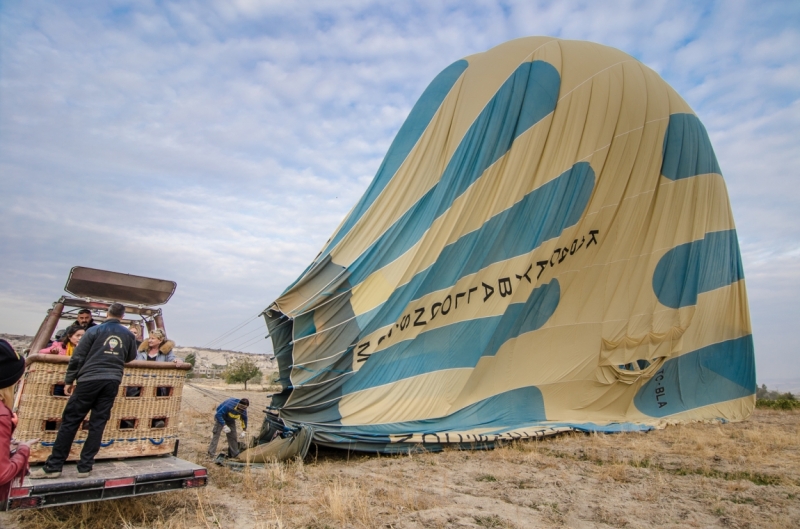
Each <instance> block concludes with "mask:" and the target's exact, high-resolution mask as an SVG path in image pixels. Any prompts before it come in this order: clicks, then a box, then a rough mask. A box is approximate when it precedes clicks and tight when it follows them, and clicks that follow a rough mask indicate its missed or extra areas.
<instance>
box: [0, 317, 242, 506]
mask: <svg viewBox="0 0 800 529" xmlns="http://www.w3.org/2000/svg"><path fill="white" fill-rule="evenodd" d="M124 315H125V306H124V305H122V304H120V303H112V304H111V305H110V306H109V307H108V313H107V318H106V320H105V321H104V322H103V323H101V324H96V323H95V322H94V321H93V320H92V317H91V313H90V312H89V311H88V310H82V311H81V312H80V313H79V314H78V318H77V320H76V321H75V322H74V323H73V324H72V325H70V326H69V327H68V328H67V329H65V331H64V333H63V334H62V335H61V336H56V340H55V341H54V343H53V344H52V345H50V346H48V347H46V348H45V349H42V350H41V351H39V353H40V354H58V355H65V356H69V357H70V361H69V366H68V367H67V372H66V376H65V378H64V387H63V396H68V397H69V400H68V401H67V404H66V406H65V408H64V412H63V414H62V417H61V426H60V428H59V430H58V433H57V435H56V440H55V443H54V444H53V449H52V453H51V454H50V456H49V457H48V458H47V461H46V462H45V464H44V465H43V466H42V467H41V468H39V469H37V470H36V471H34V472H32V473H31V474H30V477H31V478H32V479H45V478H58V477H60V476H61V471H62V469H63V466H64V463H65V462H66V460H67V458H68V457H69V452H70V449H71V448H72V444H73V441H74V440H75V436H76V434H77V432H78V429H79V428H80V427H81V424H82V423H83V421H84V420H85V419H86V416H87V414H88V415H89V421H88V434H87V437H86V440H85V441H84V443H83V447H82V449H81V453H80V461H79V462H78V464H77V471H78V474H77V475H78V477H79V478H85V477H88V476H89V475H90V474H91V472H92V467H93V466H94V459H95V456H96V455H97V453H98V451H99V450H100V443H101V440H102V437H103V431H104V430H105V425H106V422H107V421H108V419H109V417H110V416H111V408H112V407H113V405H114V400H115V399H116V397H117V394H118V392H119V386H120V383H121V382H122V376H123V369H124V365H125V364H126V363H128V362H131V361H133V360H144V361H155V362H180V359H179V358H177V357H176V356H175V354H174V352H173V349H174V346H175V344H174V342H172V341H171V340H167V338H166V335H165V334H164V331H163V330H161V329H154V330H152V331H150V334H149V336H148V339H147V340H146V341H142V340H141V328H140V327H138V326H135V325H132V326H130V327H128V326H125V325H123V324H122V323H121V321H120V320H121V319H122V318H123V316H124ZM137 331H138V332H137ZM24 372H25V359H24V358H23V357H21V356H20V355H19V353H17V352H16V351H14V348H13V347H12V346H11V344H9V343H8V342H7V341H5V340H2V339H0V505H1V504H2V502H3V501H5V500H6V499H7V497H8V493H9V490H10V488H11V484H12V482H14V481H15V480H18V481H19V482H21V480H22V479H23V478H24V477H25V475H26V474H27V473H28V458H29V456H30V447H31V446H32V445H34V444H35V443H37V442H38V441H39V440H38V439H30V440H27V441H18V440H15V439H14V437H13V432H14V430H15V428H16V426H17V416H16V414H15V413H13V411H12V409H13V400H14V386H15V385H16V383H17V382H18V381H19V379H20V378H22V375H23V373H24ZM159 389H160V388H159ZM126 396H130V395H126ZM249 404H250V402H249V401H248V399H234V398H231V399H227V400H226V401H224V402H223V403H222V404H220V405H219V406H218V407H217V409H216V413H215V415H214V429H213V431H212V437H211V443H210V445H209V447H208V454H209V457H212V458H213V457H214V456H215V452H216V450H217V444H218V442H219V438H220V434H221V433H225V434H226V436H227V440H228V456H230V457H236V456H237V455H238V454H239V441H238V440H239V438H242V437H244V436H245V430H246V428H247V408H248V406H249ZM89 412H91V414H90V413H89ZM237 423H238V424H237ZM239 424H240V425H241V432H240V433H239V434H238V435H237V430H238V425H239Z"/></svg>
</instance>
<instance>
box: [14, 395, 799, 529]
mask: <svg viewBox="0 0 800 529" xmlns="http://www.w3.org/2000/svg"><path fill="white" fill-rule="evenodd" d="M193 384H197V383H196V382H194V383H193ZM200 387H201V388H204V389H206V390H211V391H214V392H216V393H214V394H210V393H208V392H206V393H203V392H202V391H200V390H198V389H194V388H188V387H187V388H186V390H185V392H184V395H185V398H184V401H183V412H184V416H183V419H182V422H181V437H182V444H181V454H180V456H181V457H183V458H186V459H189V460H192V461H196V462H198V463H201V464H205V465H207V466H209V475H210V484H209V486H208V487H207V488H205V489H200V490H194V491H183V492H171V493H164V494H157V495H155V496H149V497H144V498H137V499H131V500H125V501H122V500H113V501H107V502H100V503H94V504H86V505H82V506H73V507H61V508H53V509H43V510H41V511H34V512H28V513H24V514H21V515H12V514H3V515H0V526H2V527H21V528H22V529H31V528H36V529H50V528H52V529H63V528H67V527H70V528H71V527H85V528H87V529H91V528H103V529H110V528H112V527H120V528H145V527H158V528H206V529H210V528H214V527H226V528H227V527H234V528H236V529H251V528H252V529H256V528H258V529H260V528H300V527H307V528H317V529H322V528H339V527H353V528H372V527H387V528H398V529H399V528H409V529H410V528H444V527H478V528H480V527H484V528H491V527H495V528H501V527H502V528H523V527H525V528H527V527H560V526H561V527H576V528H600V527H632V528H634V527H643V528H644V527H646V528H650V527H726V528H727V527H800V501H799V499H800V413H798V412H796V411H795V412H792V411H788V412H787V411H774V410H764V409H757V410H756V411H755V413H754V415H753V416H752V418H751V419H750V420H748V421H745V422H742V423H736V424H688V425H681V426H670V427H668V428H666V429H664V430H658V431H653V432H649V433H625V434H614V435H602V434H600V435H594V434H593V435H584V434H567V435H561V436H558V437H554V438H549V439H544V440H539V441H528V442H517V443H513V444H509V445H506V446H503V447H501V448H498V449H495V450H491V451H485V452H474V451H470V452H468V451H458V450H447V451H445V452H442V453H429V454H421V455H400V456H379V455H364V454H359V453H352V452H351V453H347V452H345V451H337V450H322V449H319V450H316V449H315V448H314V447H313V446H312V449H311V452H310V454H309V456H308V457H307V458H306V460H305V461H304V462H301V461H293V462H289V463H276V464H272V465H267V466H266V467H265V468H251V469H248V470H246V471H244V472H235V471H232V470H229V469H227V468H222V467H218V466H216V465H213V464H211V463H209V462H208V460H207V459H206V456H205V451H206V447H207V443H208V440H209V438H210V435H211V428H212V414H213V409H214V407H215V406H216V404H217V403H218V402H219V401H220V400H221V398H222V396H224V395H231V396H237V397H242V396H247V397H248V398H249V399H250V401H251V407H250V410H249V411H250V424H251V429H253V431H254V432H255V431H256V430H257V429H258V426H259V425H260V423H261V420H262V418H263V411H262V410H263V409H264V406H265V405H266V403H267V396H266V395H267V394H266V393H265V392H263V391H253V390H252V389H249V390H248V391H246V392H245V391H244V390H243V389H241V388H230V387H227V386H224V385H218V386H206V385H202V386H200ZM258 389H260V388H258ZM220 447H221V448H222V445H221V446H220Z"/></svg>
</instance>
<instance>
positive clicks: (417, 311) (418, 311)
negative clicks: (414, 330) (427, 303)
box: [414, 307, 428, 327]
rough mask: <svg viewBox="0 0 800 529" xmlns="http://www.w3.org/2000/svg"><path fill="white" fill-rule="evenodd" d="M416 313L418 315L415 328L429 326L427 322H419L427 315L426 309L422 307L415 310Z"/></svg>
mask: <svg viewBox="0 0 800 529" xmlns="http://www.w3.org/2000/svg"><path fill="white" fill-rule="evenodd" d="M414 312H416V313H417V317H416V319H414V327H422V326H423V325H427V324H428V322H427V321H424V320H423V321H419V319H420V318H421V317H422V315H423V314H425V307H420V308H418V309H414Z"/></svg>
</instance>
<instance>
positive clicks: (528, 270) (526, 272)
mask: <svg viewBox="0 0 800 529" xmlns="http://www.w3.org/2000/svg"><path fill="white" fill-rule="evenodd" d="M532 268H533V265H530V266H528V269H527V270H525V273H524V274H522V275H521V276H518V275H517V274H514V275H515V276H516V277H517V279H518V280H520V281H522V278H523V277H524V278H525V279H527V280H528V283H530V282H531V278H530V276H529V275H528V274H529V273H530V271H531V269H532Z"/></svg>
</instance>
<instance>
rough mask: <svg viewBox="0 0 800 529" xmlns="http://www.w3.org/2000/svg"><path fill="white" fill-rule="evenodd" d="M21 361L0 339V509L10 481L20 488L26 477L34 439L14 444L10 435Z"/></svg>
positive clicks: (23, 365)
mask: <svg viewBox="0 0 800 529" xmlns="http://www.w3.org/2000/svg"><path fill="white" fill-rule="evenodd" d="M24 371H25V360H24V359H23V358H21V357H20V356H19V354H17V352H16V351H14V348H13V347H11V344H10V343H8V342H7V341H5V340H3V339H0V505H3V504H4V503H5V501H6V500H7V499H8V493H9V491H10V490H11V485H12V484H13V482H14V480H18V481H17V483H19V484H20V485H22V479H23V478H24V477H25V474H27V473H28V457H30V454H31V445H33V444H35V443H37V442H38V441H39V440H38V439H30V440H28V441H14V440H12V434H13V433H14V430H15V429H16V427H17V415H16V414H15V413H14V412H12V411H11V408H12V406H13V405H14V384H16V383H17V381H18V380H19V379H20V378H22V373H23V372H24Z"/></svg>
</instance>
